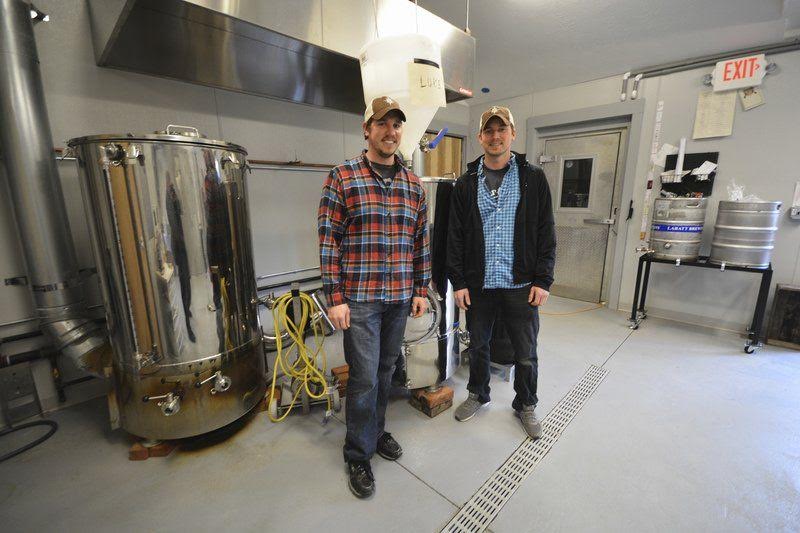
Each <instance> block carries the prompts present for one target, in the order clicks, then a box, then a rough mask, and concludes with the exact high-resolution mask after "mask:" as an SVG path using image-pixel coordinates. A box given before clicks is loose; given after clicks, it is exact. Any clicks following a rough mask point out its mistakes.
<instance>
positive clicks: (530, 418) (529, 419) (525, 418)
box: [456, 405, 542, 440]
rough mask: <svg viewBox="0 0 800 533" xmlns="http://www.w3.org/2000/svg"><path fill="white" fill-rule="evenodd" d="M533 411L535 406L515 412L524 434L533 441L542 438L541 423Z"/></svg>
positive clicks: (527, 406)
mask: <svg viewBox="0 0 800 533" xmlns="http://www.w3.org/2000/svg"><path fill="white" fill-rule="evenodd" d="M535 409H536V406H535V405H526V406H525V407H523V408H522V411H516V413H517V416H518V417H519V420H520V422H522V427H523V428H525V433H527V434H528V436H529V437H530V438H532V439H533V440H536V439H540V438H541V437H542V423H541V422H539V419H538V418H536V412H535ZM457 414H458V413H456V415H457Z"/></svg>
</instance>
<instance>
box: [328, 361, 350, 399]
mask: <svg viewBox="0 0 800 533" xmlns="http://www.w3.org/2000/svg"><path fill="white" fill-rule="evenodd" d="M331 374H333V376H334V377H335V378H336V379H337V380H338V381H339V386H338V389H339V397H340V398H344V397H345V396H347V380H348V379H349V378H350V367H349V366H348V365H342V366H337V367H335V368H331Z"/></svg>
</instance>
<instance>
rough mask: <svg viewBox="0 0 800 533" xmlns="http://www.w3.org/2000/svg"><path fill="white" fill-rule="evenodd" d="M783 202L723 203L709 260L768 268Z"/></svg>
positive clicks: (715, 226)
mask: <svg viewBox="0 0 800 533" xmlns="http://www.w3.org/2000/svg"><path fill="white" fill-rule="evenodd" d="M780 209H781V202H732V201H721V202H720V203H719V210H718V211H717V223H716V224H715V225H714V239H713V240H712V241H711V256H710V258H709V261H710V262H712V263H716V264H722V263H725V264H727V265H734V266H748V267H754V268H767V267H768V266H769V263H770V259H771V258H772V249H773V248H774V247H775V233H776V232H777V231H778V217H779V216H780Z"/></svg>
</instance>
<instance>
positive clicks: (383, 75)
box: [359, 33, 445, 161]
mask: <svg viewBox="0 0 800 533" xmlns="http://www.w3.org/2000/svg"><path fill="white" fill-rule="evenodd" d="M359 59H360V62H361V82H362V84H363V86H364V99H365V107H366V105H367V103H369V102H372V100H373V99H374V98H377V97H379V96H388V97H390V98H393V99H394V100H397V102H398V103H399V104H400V108H401V109H402V110H403V113H405V115H406V123H405V125H404V127H403V138H402V142H401V143H400V148H399V151H400V153H401V154H402V156H403V158H404V159H405V160H406V161H410V160H411V155H412V154H413V153H414V149H415V148H417V146H418V145H419V140H420V139H421V138H422V136H423V135H424V134H425V130H426V129H427V127H428V125H429V124H430V123H431V120H433V116H434V115H435V114H436V111H437V110H438V109H439V108H440V107H444V106H445V98H444V77H443V75H442V68H441V65H442V51H441V48H440V47H439V45H438V44H436V43H435V42H433V41H432V40H431V39H430V38H429V37H426V36H425V35H420V34H416V33H414V34H408V35H395V36H392V37H384V38H381V39H378V40H375V41H372V42H371V43H368V44H367V45H366V46H364V48H362V49H361V53H360V54H359Z"/></svg>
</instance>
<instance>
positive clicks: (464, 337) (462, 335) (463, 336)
mask: <svg viewBox="0 0 800 533" xmlns="http://www.w3.org/2000/svg"><path fill="white" fill-rule="evenodd" d="M458 341H459V342H460V343H462V344H467V345H469V331H467V330H465V329H459V330H458Z"/></svg>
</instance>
